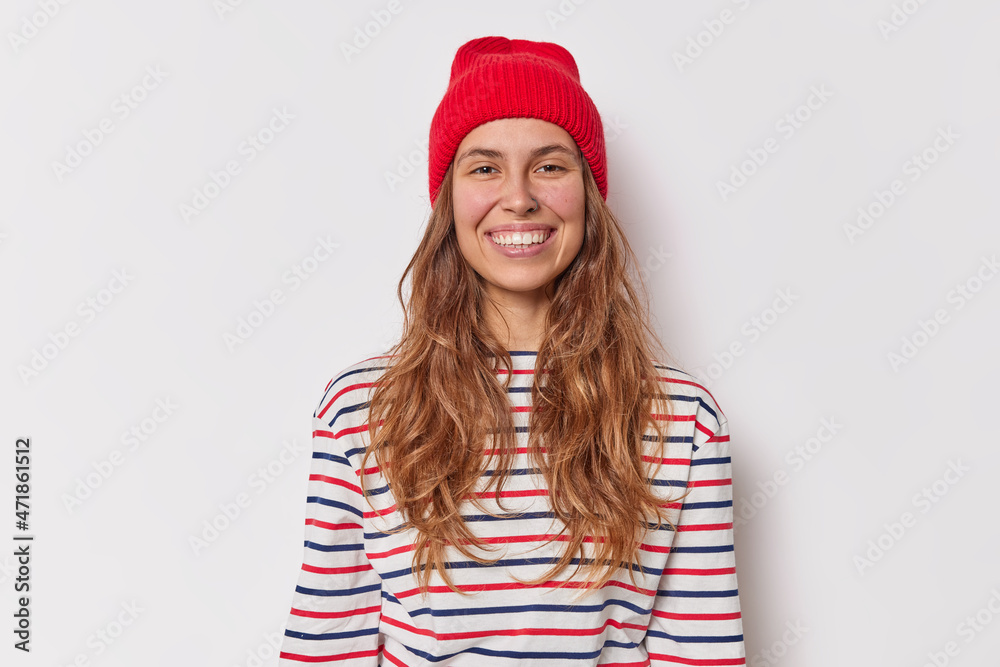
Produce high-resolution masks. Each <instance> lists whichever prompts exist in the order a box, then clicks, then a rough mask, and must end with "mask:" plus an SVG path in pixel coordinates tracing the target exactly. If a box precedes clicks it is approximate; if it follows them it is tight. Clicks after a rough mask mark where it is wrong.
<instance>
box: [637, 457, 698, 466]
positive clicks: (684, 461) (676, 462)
mask: <svg viewBox="0 0 1000 667" xmlns="http://www.w3.org/2000/svg"><path fill="white" fill-rule="evenodd" d="M642 460H643V461H649V462H651V463H659V462H661V461H662V462H663V465H668V466H687V465H691V460H690V459H661V458H660V457H659V456H647V455H645V454H643V455H642Z"/></svg>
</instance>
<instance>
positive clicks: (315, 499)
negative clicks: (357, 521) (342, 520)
mask: <svg viewBox="0 0 1000 667" xmlns="http://www.w3.org/2000/svg"><path fill="white" fill-rule="evenodd" d="M306 502H307V503H317V504H319V505H326V506H327V507H336V508H338V509H342V510H346V511H348V512H350V513H351V514H353V515H354V516H356V517H358V518H361V519H363V518H364V517H365V513H364V512H362V511H361V510H359V509H358V508H356V507H354V506H353V505H348V504H347V503H342V502H340V501H339V500H330V499H329V498H324V497H322V496H308V497H307V498H306Z"/></svg>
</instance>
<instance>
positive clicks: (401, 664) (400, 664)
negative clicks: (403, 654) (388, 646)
mask: <svg viewBox="0 0 1000 667" xmlns="http://www.w3.org/2000/svg"><path fill="white" fill-rule="evenodd" d="M382 655H384V656H385V657H386V659H388V660H389V662H391V663H392V664H394V665H396V667H407V664H406V663H405V662H403V661H402V660H400V659H399V658H397V657H396V656H394V655H393V654H391V653H389V652H388V651H386V650H383V651H382Z"/></svg>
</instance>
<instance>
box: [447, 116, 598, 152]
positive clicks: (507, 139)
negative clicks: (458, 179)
mask: <svg viewBox="0 0 1000 667" xmlns="http://www.w3.org/2000/svg"><path fill="white" fill-rule="evenodd" d="M547 145H562V146H564V147H565V148H567V149H569V151H570V152H572V153H573V154H577V155H578V154H579V148H578V147H577V145H576V142H575V141H573V137H571V136H570V134H569V132H567V131H566V130H564V129H563V128H561V127H559V126H558V125H556V124H555V123H550V122H548V121H545V120H541V119H538V118H500V119H497V120H492V121H490V122H488V123H483V124H482V125H479V126H478V127H476V128H473V130H472V131H471V132H469V133H468V134H467V135H465V137H464V138H463V139H462V143H460V144H459V146H458V150H457V151H456V152H455V158H456V160H458V159H460V158H461V156H462V153H464V152H466V151H468V150H469V149H473V148H483V149H488V150H494V151H498V152H502V153H510V155H511V156H512V157H513V156H514V155H516V154H518V153H529V152H531V151H533V150H534V149H536V148H538V147H539V146H547Z"/></svg>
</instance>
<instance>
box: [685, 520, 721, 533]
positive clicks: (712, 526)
mask: <svg viewBox="0 0 1000 667" xmlns="http://www.w3.org/2000/svg"><path fill="white" fill-rule="evenodd" d="M732 527H733V524H732V522H730V523H695V524H689V525H687V526H677V530H678V531H688V530H728V529H730V528H732Z"/></svg>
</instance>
